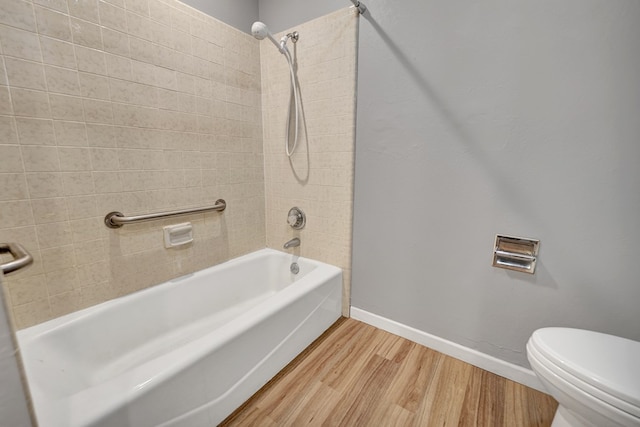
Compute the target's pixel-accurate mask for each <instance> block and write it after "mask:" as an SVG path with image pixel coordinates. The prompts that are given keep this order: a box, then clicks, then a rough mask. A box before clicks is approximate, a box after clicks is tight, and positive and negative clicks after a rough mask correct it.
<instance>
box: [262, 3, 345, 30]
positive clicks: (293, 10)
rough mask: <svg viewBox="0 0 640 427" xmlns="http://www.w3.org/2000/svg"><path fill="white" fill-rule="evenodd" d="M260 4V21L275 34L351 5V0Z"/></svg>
mask: <svg viewBox="0 0 640 427" xmlns="http://www.w3.org/2000/svg"><path fill="white" fill-rule="evenodd" d="M258 3H259V9H260V20H261V21H262V22H264V23H265V24H267V26H268V27H269V29H270V30H271V32H273V33H278V32H280V31H284V30H288V29H290V28H293V27H295V26H296V25H297V24H301V23H303V22H307V21H310V20H312V19H315V18H318V17H320V16H323V15H326V14H328V13H330V12H333V11H335V10H338V9H342V8H343V7H348V6H350V5H351V2H350V1H349V0H323V1H306V0H304V1H303V0H259V1H258Z"/></svg>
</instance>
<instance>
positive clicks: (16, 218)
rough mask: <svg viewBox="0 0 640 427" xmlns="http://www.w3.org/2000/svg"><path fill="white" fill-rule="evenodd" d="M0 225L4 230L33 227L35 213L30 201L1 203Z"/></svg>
mask: <svg viewBox="0 0 640 427" xmlns="http://www.w3.org/2000/svg"><path fill="white" fill-rule="evenodd" d="M0 223H2V226H3V227H4V228H12V227H23V226H26V225H32V224H33V213H32V211H31V204H30V203H29V201H27V200H19V201H11V202H0Z"/></svg>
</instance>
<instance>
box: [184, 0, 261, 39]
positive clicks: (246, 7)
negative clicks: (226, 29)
mask: <svg viewBox="0 0 640 427" xmlns="http://www.w3.org/2000/svg"><path fill="white" fill-rule="evenodd" d="M181 1H182V2H183V3H185V4H188V5H189V6H191V7H193V8H195V9H198V10H200V11H202V12H204V13H206V14H208V15H211V16H213V17H214V18H216V19H219V20H220V21H222V22H224V23H226V24H229V25H231V26H232V27H235V28H237V29H239V30H240V31H244V32H245V33H248V32H250V30H251V24H253V23H254V22H255V21H257V20H258V0H181Z"/></svg>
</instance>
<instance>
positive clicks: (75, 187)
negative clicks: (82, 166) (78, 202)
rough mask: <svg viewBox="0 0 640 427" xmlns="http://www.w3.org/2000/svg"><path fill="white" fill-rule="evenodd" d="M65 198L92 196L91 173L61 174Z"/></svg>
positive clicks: (93, 188) (93, 189)
mask: <svg viewBox="0 0 640 427" xmlns="http://www.w3.org/2000/svg"><path fill="white" fill-rule="evenodd" d="M61 178H62V183H63V187H64V195H65V196H79V195H85V194H94V193H95V187H94V185H93V176H92V174H91V172H65V173H62V174H61Z"/></svg>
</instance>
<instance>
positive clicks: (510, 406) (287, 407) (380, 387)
mask: <svg viewBox="0 0 640 427" xmlns="http://www.w3.org/2000/svg"><path fill="white" fill-rule="evenodd" d="M556 406H557V403H556V402H555V400H553V398H551V397H550V396H547V395H545V394H543V393H540V392H538V391H536V390H533V389H530V388H528V387H525V386H523V385H520V384H518V383H514V382H512V381H509V380H507V379H505V378H502V377H499V376H497V375H494V374H492V373H490V372H487V371H484V370H482V369H479V368H476V367H474V366H471V365H469V364H466V363H464V362H461V361H459V360H456V359H453V358H451V357H448V356H445V355H443V354H442V353H438V352H436V351H434V350H431V349H428V348H426V347H423V346H421V345H419V344H416V343H413V342H411V341H408V340H406V339H404V338H400V337H398V336H395V335H392V334H390V333H388V332H385V331H382V330H380V329H377V328H374V327H373V326H369V325H366V324H364V323H361V322H358V321H356V320H353V319H341V320H339V321H338V322H337V323H336V324H335V325H333V326H332V327H331V329H329V330H328V331H327V332H326V333H325V334H323V335H322V336H321V337H320V338H319V339H318V340H316V341H315V342H314V343H313V344H312V345H311V346H310V347H309V348H308V349H306V350H305V351H304V352H303V353H302V354H301V355H300V356H298V357H297V358H296V359H295V360H294V361H292V362H291V363H290V364H289V365H288V366H287V367H285V368H284V369H283V370H282V371H281V372H280V373H279V374H278V375H277V376H276V377H275V378H274V379H272V380H271V381H270V382H269V383H268V384H267V385H265V386H264V387H263V388H262V389H261V390H260V391H258V392H257V393H256V394H255V395H254V396H253V397H252V398H251V399H249V400H248V401H247V402H246V403H245V404H244V405H243V406H242V407H241V408H239V409H238V410H236V411H235V412H234V413H233V414H232V415H230V416H229V417H228V418H227V419H226V420H225V421H224V422H223V423H222V424H221V425H222V426H225V427H229V426H249V425H250V426H303V425H318V426H320V425H322V426H376V427H377V426H487V427H498V426H505V427H515V426H523V427H533V426H540V427H543V426H549V425H551V420H552V419H553V414H554V412H555V410H556Z"/></svg>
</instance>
